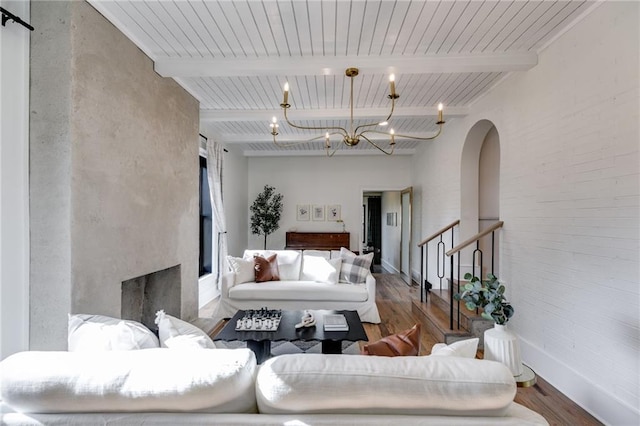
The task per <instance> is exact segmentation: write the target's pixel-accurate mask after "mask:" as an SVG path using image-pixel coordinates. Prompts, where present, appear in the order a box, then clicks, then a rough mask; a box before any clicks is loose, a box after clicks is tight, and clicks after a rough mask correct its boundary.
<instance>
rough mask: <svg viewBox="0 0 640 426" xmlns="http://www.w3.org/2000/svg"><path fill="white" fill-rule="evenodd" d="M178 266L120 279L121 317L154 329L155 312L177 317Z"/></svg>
mask: <svg viewBox="0 0 640 426" xmlns="http://www.w3.org/2000/svg"><path fill="white" fill-rule="evenodd" d="M180 277H181V275H180V265H176V266H172V267H170V268H167V269H163V270H161V271H156V272H152V273H150V274H146V275H142V276H140V277H136V278H132V279H130V280H126V281H123V282H122V296H121V305H120V306H121V312H120V314H121V317H122V319H127V320H134V321H138V322H141V323H142V324H144V325H145V326H147V328H149V329H150V330H153V331H155V332H157V330H158V326H157V325H156V324H155V318H156V312H157V311H159V310H160V309H164V311H165V313H167V314H168V315H172V316H174V317H176V318H180V306H181V300H180V299H181V278H180Z"/></svg>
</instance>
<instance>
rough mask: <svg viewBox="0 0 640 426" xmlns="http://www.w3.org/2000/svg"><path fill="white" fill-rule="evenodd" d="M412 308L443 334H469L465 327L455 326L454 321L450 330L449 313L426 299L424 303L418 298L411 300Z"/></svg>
mask: <svg viewBox="0 0 640 426" xmlns="http://www.w3.org/2000/svg"><path fill="white" fill-rule="evenodd" d="M413 310H414V311H415V310H418V311H419V312H420V313H422V315H423V316H424V317H425V318H426V319H428V320H429V322H431V323H432V324H433V325H434V326H435V327H436V328H437V329H438V330H439V331H440V332H441V333H442V334H443V335H445V336H446V335H449V336H469V335H470V333H469V331H467V330H465V329H462V328H461V329H459V330H458V328H457V323H456V322H455V321H454V324H453V327H454V329H453V330H451V329H450V328H449V315H448V314H447V313H446V312H444V311H443V310H442V309H440V308H439V307H437V306H435V305H434V304H432V303H431V301H430V300H427V302H425V303H421V302H420V301H419V300H414V301H413Z"/></svg>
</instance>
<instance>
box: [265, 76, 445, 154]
mask: <svg viewBox="0 0 640 426" xmlns="http://www.w3.org/2000/svg"><path fill="white" fill-rule="evenodd" d="M358 73H359V70H358V68H347V70H346V71H345V75H346V76H347V77H349V78H350V79H351V94H350V97H349V107H350V109H351V118H350V128H349V131H347V129H345V128H343V127H332V126H318V127H315V126H301V125H298V124H295V123H292V122H291V121H290V120H289V117H288V116H287V110H288V109H289V108H291V105H290V104H289V102H288V101H289V83H285V85H284V96H283V100H282V103H281V104H280V107H282V109H283V110H284V119H285V121H286V122H287V124H288V125H289V126H291V127H294V128H296V129H302V130H319V131H325V134H324V135H323V136H317V137H314V138H311V139H308V140H306V141H301V142H291V143H279V142H278V141H277V139H276V136H278V128H279V124H278V120H277V118H276V117H273V119H272V122H271V125H270V126H271V135H272V136H273V143H274V144H275V145H277V146H279V147H283V148H284V147H290V146H294V145H298V144H300V143H306V142H312V141H316V140H320V139H323V138H324V140H325V150H326V153H327V156H328V157H333V154H335V153H336V151H337V149H338V147H339V146H340V143H334V145H333V147H332V141H331V139H332V137H334V136H338V137H339V138H340V140H341V141H342V142H343V143H344V144H345V145H347V146H356V145H358V143H360V140H361V139H364V140H365V141H367V142H369V143H370V144H371V145H372V146H374V147H375V148H377V149H378V150H380V151H381V152H383V153H384V154H386V155H391V154H393V151H394V149H395V147H396V141H395V138H396V137H400V138H408V139H416V140H422V141H428V140H432V139H435V138H437V137H438V136H440V133H441V132H442V125H443V124H444V123H445V121H444V120H443V119H442V110H443V106H442V104H439V105H438V121H437V122H436V124H437V125H438V132H437V133H436V134H435V135H433V136H430V137H417V136H411V135H401V134H398V133H395V131H394V130H393V129H390V130H389V131H388V132H383V131H380V130H375V129H372V127H375V126H386V125H387V124H388V122H389V120H391V117H392V116H393V111H394V108H395V105H396V99H398V98H399V97H400V95H399V94H397V93H396V86H395V76H394V75H393V74H391V75H390V76H389V92H390V93H389V95H388V96H387V97H388V98H389V99H391V111H390V112H389V115H388V116H387V118H386V119H385V120H383V121H379V122H375V123H368V124H361V125H359V126H357V127H355V128H354V121H353V79H354V78H355V77H356V76H357V75H358ZM370 133H373V134H379V135H385V136H388V137H389V146H388V148H383V147H381V146H380V145H378V144H377V143H375V142H374V141H372V140H371V139H370V138H368V137H367V136H365V134H370ZM334 139H335V138H334Z"/></svg>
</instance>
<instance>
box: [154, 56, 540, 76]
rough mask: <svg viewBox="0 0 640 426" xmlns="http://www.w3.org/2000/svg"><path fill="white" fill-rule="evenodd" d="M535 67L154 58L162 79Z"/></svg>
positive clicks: (462, 59)
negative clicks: (355, 68) (358, 70)
mask: <svg viewBox="0 0 640 426" xmlns="http://www.w3.org/2000/svg"><path fill="white" fill-rule="evenodd" d="M537 63H538V55H537V54H536V53H502V54H498V53H490V54H485V53H481V54H466V55H460V54H458V55H425V56H419V57H407V56H342V57H335V56H331V57H326V56H313V57H298V58H294V57H268V58H236V59H226V58H224V59H222V58H221V59H192V58H189V59H184V58H158V59H156V60H155V70H156V72H157V73H158V74H160V75H161V76H163V77H229V76H232V77H252V76H265V75H277V76H290V75H297V76H302V75H343V74H344V70H345V69H347V68H349V67H358V68H359V69H360V71H361V72H362V73H367V74H376V73H383V74H389V73H397V74H424V73H462V72H465V73H466V72H506V71H526V70H528V69H531V68H533V67H534V66H536V65H537Z"/></svg>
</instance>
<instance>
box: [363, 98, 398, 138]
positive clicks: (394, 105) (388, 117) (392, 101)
mask: <svg viewBox="0 0 640 426" xmlns="http://www.w3.org/2000/svg"><path fill="white" fill-rule="evenodd" d="M395 108H396V99H395V98H393V97H392V98H391V111H389V115H388V116H387V118H385V119H384V120H382V121H389V120H391V116H392V115H393V111H394V110H395ZM379 124H380V122H378V123H370V124H361V125H359V126H358V127H356V130H355V131H354V134H356V133H358V130H360V129H361V128H363V127H372V126H377V125H379Z"/></svg>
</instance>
